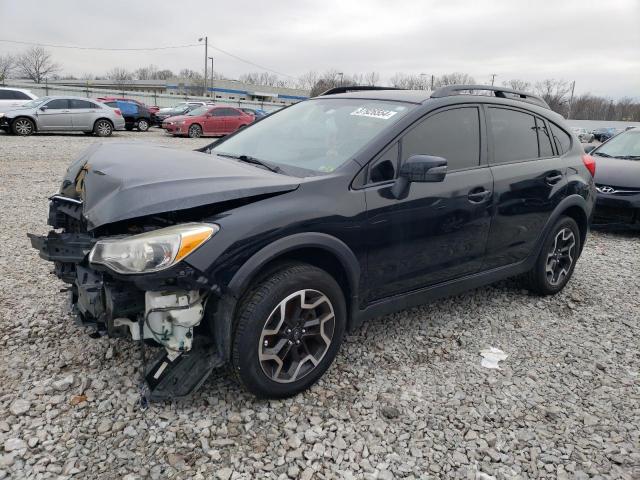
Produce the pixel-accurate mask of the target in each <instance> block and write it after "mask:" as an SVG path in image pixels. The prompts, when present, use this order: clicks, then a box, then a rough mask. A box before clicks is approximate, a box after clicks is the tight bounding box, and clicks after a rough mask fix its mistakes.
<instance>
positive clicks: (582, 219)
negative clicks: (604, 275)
mask: <svg viewBox="0 0 640 480" xmlns="http://www.w3.org/2000/svg"><path fill="white" fill-rule="evenodd" d="M591 211H592V208H589V205H588V204H587V201H586V200H585V199H584V198H583V197H582V196H580V195H578V194H574V195H570V196H568V197H566V198H565V199H563V200H562V201H561V202H560V203H559V204H558V206H557V207H556V208H555V210H554V211H553V213H552V214H551V216H550V217H549V219H548V220H547V223H546V224H545V226H544V229H543V231H542V235H541V236H540V237H539V239H538V242H537V248H536V249H535V252H534V253H535V255H533V257H537V256H538V254H539V252H540V249H541V248H542V244H543V243H544V239H545V238H546V237H547V234H548V232H549V230H550V229H551V228H553V226H554V225H555V223H556V222H557V221H558V219H559V218H560V217H562V216H567V217H571V218H572V219H574V220H575V222H576V223H577V224H578V228H579V229H580V251H582V249H583V248H584V243H585V240H586V238H587V233H588V232H589V219H590V212H591Z"/></svg>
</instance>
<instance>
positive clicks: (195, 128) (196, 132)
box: [187, 125, 202, 138]
mask: <svg viewBox="0 0 640 480" xmlns="http://www.w3.org/2000/svg"><path fill="white" fill-rule="evenodd" d="M187 135H189V138H199V137H201V136H202V127H201V126H200V125H191V126H190V127H189V130H188V132H187Z"/></svg>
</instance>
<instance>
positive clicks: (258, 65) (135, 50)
mask: <svg viewBox="0 0 640 480" xmlns="http://www.w3.org/2000/svg"><path fill="white" fill-rule="evenodd" d="M0 42H4V43H13V44H18V45H32V46H39V47H49V48H67V49H71V50H100V51H111V52H122V51H129V52H132V51H133V52H140V51H150V50H170V49H176V48H191V47H201V46H202V44H199V43H190V44H187V45H170V46H166V47H146V48H104V47H80V46H77V45H54V44H50V43H39V42H23V41H19V40H6V39H2V38H0ZM209 47H211V48H213V49H214V50H217V51H219V52H221V53H224V54H225V55H228V56H230V57H232V58H235V59H236V60H238V61H240V62H243V63H246V64H248V65H252V66H254V67H256V68H259V69H261V70H265V71H267V72H271V73H275V74H276V75H281V76H283V77H289V78H296V77H295V76H294V75H289V74H288V73H283V72H279V71H278V70H274V69H272V68H269V67H265V66H264V65H260V64H259V63H255V62H252V61H251V60H247V59H246V58H242V57H239V56H238V55H235V54H233V53H231V52H228V51H227V50H223V49H222V48H220V47H216V46H215V45H211V44H209Z"/></svg>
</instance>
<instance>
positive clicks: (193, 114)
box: [187, 107, 211, 117]
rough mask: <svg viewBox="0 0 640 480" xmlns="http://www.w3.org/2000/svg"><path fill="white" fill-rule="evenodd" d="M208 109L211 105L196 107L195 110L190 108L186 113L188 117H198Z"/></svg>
mask: <svg viewBox="0 0 640 480" xmlns="http://www.w3.org/2000/svg"><path fill="white" fill-rule="evenodd" d="M209 110H211V107H198V108H196V109H195V110H191V111H190V112H189V113H187V115H188V116H189V117H198V116H200V115H204V114H205V113H207V112H208V111H209Z"/></svg>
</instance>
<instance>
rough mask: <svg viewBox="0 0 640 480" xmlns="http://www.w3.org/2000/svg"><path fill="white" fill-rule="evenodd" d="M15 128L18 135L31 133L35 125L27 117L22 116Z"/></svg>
mask: <svg viewBox="0 0 640 480" xmlns="http://www.w3.org/2000/svg"><path fill="white" fill-rule="evenodd" d="M15 129H16V133H17V134H18V135H31V133H32V132H33V125H32V124H31V122H30V121H29V120H27V119H26V118H20V119H18V120H17V121H16V125H15Z"/></svg>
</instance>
